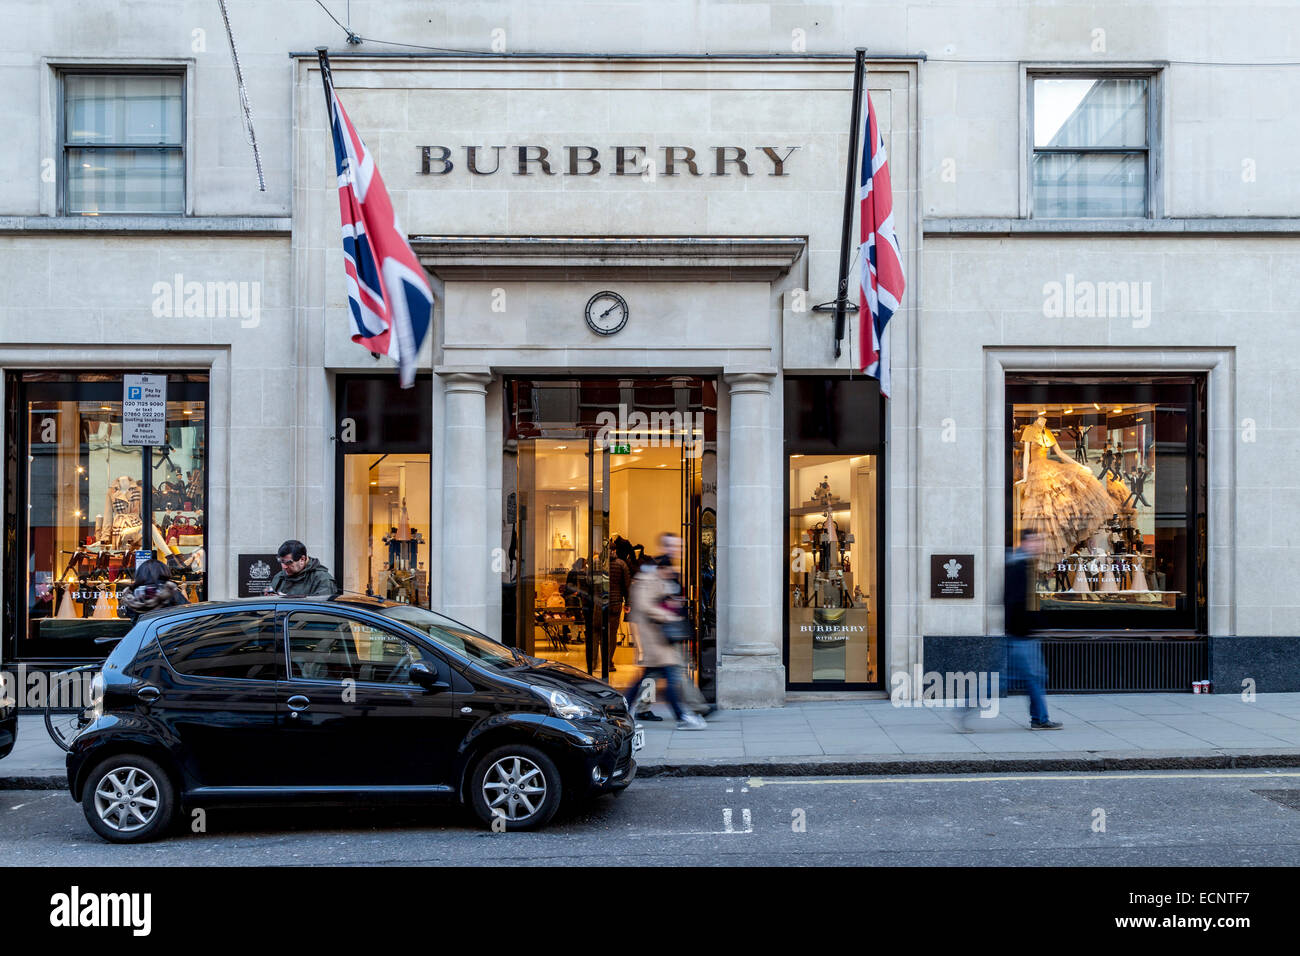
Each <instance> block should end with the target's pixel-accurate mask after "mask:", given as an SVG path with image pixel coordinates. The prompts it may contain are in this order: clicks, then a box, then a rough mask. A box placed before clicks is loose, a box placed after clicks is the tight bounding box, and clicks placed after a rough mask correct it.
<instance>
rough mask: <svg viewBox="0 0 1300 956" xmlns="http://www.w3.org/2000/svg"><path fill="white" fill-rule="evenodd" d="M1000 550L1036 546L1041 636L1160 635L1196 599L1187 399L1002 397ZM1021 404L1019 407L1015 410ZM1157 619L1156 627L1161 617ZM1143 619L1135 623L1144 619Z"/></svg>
mask: <svg viewBox="0 0 1300 956" xmlns="http://www.w3.org/2000/svg"><path fill="white" fill-rule="evenodd" d="M1008 392H1009V396H1008V397H1009V412H1010V422H1011V427H1010V437H1011V448H1010V462H1009V465H1010V467H1009V481H1010V484H1011V489H1010V492H1011V493H1010V500H1009V504H1010V511H1009V522H1010V543H1011V545H1012V546H1017V545H1019V543H1020V540H1021V537H1022V535H1023V534H1024V532H1025V531H1027V530H1030V529H1032V530H1034V531H1036V532H1038V533H1039V534H1041V535H1042V536H1043V540H1044V545H1045V547H1044V554H1043V556H1042V557H1041V558H1040V559H1039V562H1038V568H1037V574H1036V582H1035V588H1034V600H1035V602H1036V605H1037V610H1039V611H1040V612H1042V618H1043V620H1042V623H1043V625H1044V626H1048V627H1053V626H1067V627H1072V626H1075V623H1076V622H1079V621H1080V620H1081V619H1080V618H1078V617H1076V616H1075V615H1077V614H1078V613H1086V612H1098V611H1110V612H1126V613H1125V614H1124V616H1123V618H1122V619H1116V620H1110V619H1109V617H1108V616H1107V617H1104V618H1097V617H1096V615H1095V614H1093V615H1092V616H1091V617H1090V618H1089V619H1088V620H1089V621H1090V623H1100V624H1102V625H1103V626H1134V625H1135V624H1137V625H1138V626H1140V625H1141V624H1142V623H1143V622H1144V620H1145V623H1148V624H1150V625H1155V626H1166V625H1168V624H1173V623H1177V622H1175V621H1171V620H1165V619H1164V618H1168V617H1170V616H1171V615H1173V616H1178V615H1186V614H1188V613H1190V612H1191V611H1192V609H1193V604H1194V602H1192V601H1189V597H1190V596H1193V595H1194V593H1195V592H1196V590H1197V576H1196V574H1195V573H1194V571H1193V569H1194V557H1193V555H1192V554H1191V551H1190V548H1191V541H1192V534H1191V528H1192V526H1193V521H1194V518H1195V516H1196V514H1197V513H1198V509H1197V507H1196V506H1195V503H1196V500H1197V498H1196V496H1197V495H1198V494H1199V492H1200V489H1198V487H1197V480H1196V474H1195V469H1193V468H1192V467H1191V456H1192V454H1193V453H1194V449H1195V447H1196V445H1195V439H1196V435H1197V430H1198V428H1199V424H1198V416H1197V414H1196V405H1195V401H1194V399H1193V397H1192V396H1191V394H1190V389H1189V388H1186V387H1184V388H1179V387H1178V386H1174V385H1171V386H1164V387H1161V386H1151V387H1148V388H1144V387H1142V386H1131V385H1121V384H1119V383H1115V384H1113V385H1109V386H1108V385H1104V384H1102V383H1090V384H1087V385H1082V384H1081V385H1080V386H1079V387H1078V388H1077V389H1073V390H1072V389H1070V388H1069V387H1068V386H1064V385H1053V386H1051V387H1042V388H1038V389H1037V390H1034V389H1033V388H1029V387H1025V386H1013V385H1009V386H1008ZM1017 399H1019V400H1017ZM1160 612H1164V618H1162V616H1161V613H1160ZM1144 613H1145V614H1147V615H1152V614H1154V615H1155V616H1154V617H1151V616H1148V617H1146V618H1145V619H1144V618H1143V617H1142V615H1143V614H1144Z"/></svg>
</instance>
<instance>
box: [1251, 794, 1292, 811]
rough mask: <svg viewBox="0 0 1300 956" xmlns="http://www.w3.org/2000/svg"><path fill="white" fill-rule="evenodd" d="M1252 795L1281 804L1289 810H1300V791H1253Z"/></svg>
mask: <svg viewBox="0 0 1300 956" xmlns="http://www.w3.org/2000/svg"><path fill="white" fill-rule="evenodd" d="M1251 793H1257V794H1259V795H1260V796H1261V797H1265V798H1266V799H1269V800H1272V801H1273V802H1274V803H1280V804H1282V806H1284V807H1286V808H1287V809H1288V810H1300V790H1252V791H1251Z"/></svg>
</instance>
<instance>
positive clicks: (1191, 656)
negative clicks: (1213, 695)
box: [1042, 638, 1209, 693]
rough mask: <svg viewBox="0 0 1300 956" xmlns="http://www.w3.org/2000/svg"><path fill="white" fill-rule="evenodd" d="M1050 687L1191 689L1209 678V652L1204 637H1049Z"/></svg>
mask: <svg viewBox="0 0 1300 956" xmlns="http://www.w3.org/2000/svg"><path fill="white" fill-rule="evenodd" d="M1042 645H1043V660H1044V661H1045V663H1046V664H1047V689H1048V690H1049V691H1055V692H1057V693H1079V692H1084V691H1189V692H1190V691H1191V689H1192V682H1193V681H1198V680H1205V679H1206V678H1207V677H1208V676H1209V650H1208V644H1207V642H1206V641H1205V640H1204V639H1198V640H1163V641H1161V640H1129V639H1123V638H1121V639H1106V640H1079V639H1078V638H1064V639H1053V638H1045V639H1044V640H1043V642H1042Z"/></svg>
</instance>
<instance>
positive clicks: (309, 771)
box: [280, 609, 458, 789]
mask: <svg viewBox="0 0 1300 956" xmlns="http://www.w3.org/2000/svg"><path fill="white" fill-rule="evenodd" d="M285 651H286V660H287V666H286V672H285V676H286V679H285V680H284V681H283V682H281V685H280V706H281V708H282V710H283V713H284V715H285V719H284V722H283V726H282V730H281V735H280V736H281V761H280V764H281V768H282V773H283V775H284V782H285V783H286V784H288V785H291V786H298V787H308V788H329V789H335V788H345V789H353V788H355V789H383V788H390V787H402V788H412V787H428V788H434V789H440V788H444V787H445V788H450V786H451V783H452V781H451V779H450V776H451V766H452V758H453V752H454V739H453V735H454V732H455V728H456V726H457V723H458V722H457V720H456V710H455V706H456V695H455V693H454V692H453V690H452V683H451V682H452V675H451V671H450V667H449V665H448V663H447V661H446V660H445V659H443V657H442V656H441V655H439V654H437V653H435V652H434V651H433V650H432V649H430V648H428V647H427V646H425V645H424V644H423V643H421V642H418V641H416V640H413V639H412V638H411V637H410V636H409V635H406V634H403V633H401V632H400V629H399V628H395V627H393V626H391V625H386V624H384V623H381V622H379V621H376V620H374V619H372V618H369V617H366V616H363V615H359V614H350V613H346V612H338V611H334V610H330V611H319V610H315V609H312V610H305V609H304V610H293V611H290V612H289V613H288V615H287V616H286V619H285ZM415 662H422V663H424V664H425V665H426V666H427V667H428V668H429V669H430V670H431V671H432V672H433V673H434V674H435V675H436V677H437V685H438V686H435V687H434V688H432V689H428V688H425V687H422V686H420V685H418V684H416V683H414V682H413V681H412V680H411V679H410V667H411V665H412V664H413V663H415Z"/></svg>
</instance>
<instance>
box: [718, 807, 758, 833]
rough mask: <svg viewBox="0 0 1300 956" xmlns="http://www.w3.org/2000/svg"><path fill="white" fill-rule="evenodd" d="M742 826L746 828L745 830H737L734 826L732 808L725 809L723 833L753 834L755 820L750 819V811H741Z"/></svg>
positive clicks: (723, 812) (723, 811)
mask: <svg viewBox="0 0 1300 956" xmlns="http://www.w3.org/2000/svg"><path fill="white" fill-rule="evenodd" d="M740 825H741V826H742V827H744V829H743V830H737V829H736V828H735V827H734V826H733V825H732V812H731V808H730V807H724V808H723V810H722V832H723V833H753V832H754V821H753V818H751V817H750V815H749V810H748V809H743V810H741V811H740Z"/></svg>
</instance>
